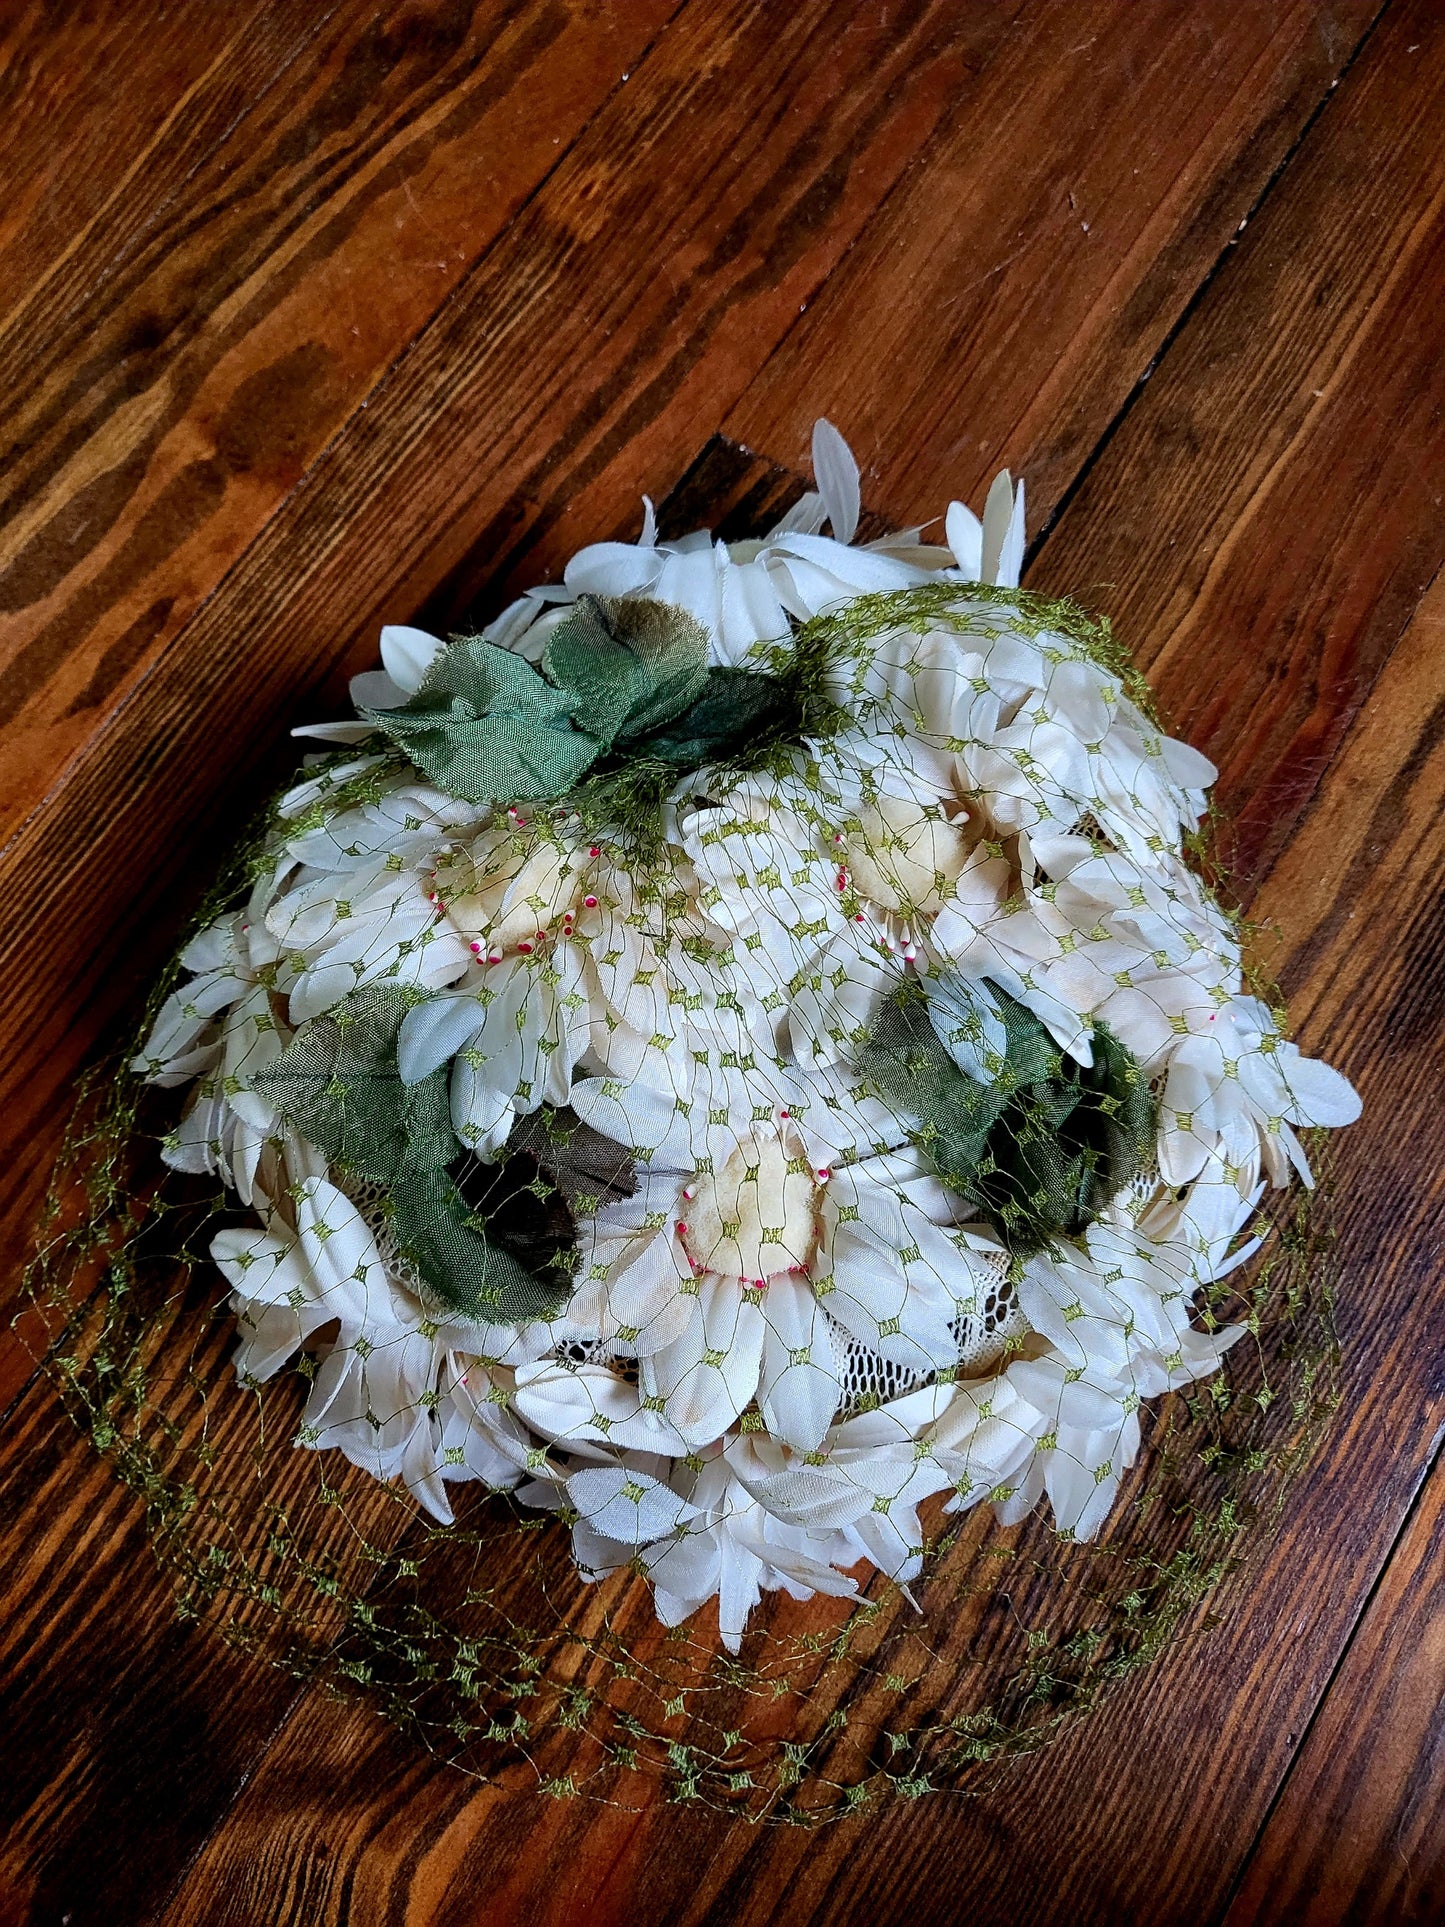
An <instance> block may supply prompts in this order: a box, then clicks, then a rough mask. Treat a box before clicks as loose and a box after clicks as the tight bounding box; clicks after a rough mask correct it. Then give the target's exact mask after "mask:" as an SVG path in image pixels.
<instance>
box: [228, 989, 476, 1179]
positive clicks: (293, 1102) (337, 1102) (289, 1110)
mask: <svg viewBox="0 0 1445 1927" xmlns="http://www.w3.org/2000/svg"><path fill="white" fill-rule="evenodd" d="M417 1001H418V997H417V993H416V992H415V991H412V990H408V989H404V988H402V986H400V985H398V984H371V985H368V986H366V987H365V988H364V989H361V990H357V991H353V992H352V994H351V996H350V997H348V998H347V999H346V1000H345V1001H344V1002H343V1003H341V1004H338V1005H337V1006H336V1007H335V1009H333V1010H328V1011H326V1012H325V1013H324V1014H323V1015H322V1016H320V1017H313V1018H311V1020H310V1021H309V1022H308V1023H305V1024H303V1025H302V1026H301V1028H300V1029H299V1030H298V1031H297V1033H296V1035H295V1036H294V1037H293V1038H292V1040H291V1042H290V1043H289V1044H288V1045H287V1046H286V1048H285V1050H283V1051H282V1053H281V1055H280V1056H279V1057H278V1058H277V1059H276V1061H275V1063H274V1064H271V1065H269V1066H267V1068H266V1069H265V1070H262V1071H259V1072H257V1074H256V1078H255V1080H254V1081H255V1085H256V1088H257V1090H258V1091H260V1092H261V1093H262V1094H263V1095H264V1096H265V1097H267V1098H269V1099H270V1101H271V1102H272V1103H273V1104H274V1105H275V1106H276V1108H277V1109H278V1110H279V1111H280V1112H282V1114H283V1115H284V1116H285V1117H287V1118H288V1119H289V1120H290V1121H291V1123H292V1124H294V1125H295V1126H296V1128H297V1130H298V1131H300V1132H301V1133H302V1134H303V1135H304V1136H305V1137H308V1138H310V1140H311V1142H312V1143H313V1144H315V1145H316V1146H317V1147H318V1148H319V1149H321V1150H322V1151H324V1152H325V1153H326V1155H327V1157H328V1158H330V1159H331V1160H332V1161H333V1162H334V1163H336V1164H340V1165H343V1166H344V1167H345V1168H346V1169H347V1170H348V1171H351V1172H353V1173H354V1174H355V1175H356V1176H357V1177H358V1178H362V1179H364V1180H365V1181H366V1182H368V1183H370V1184H390V1183H391V1182H392V1181H393V1179H395V1178H396V1177H397V1176H398V1175H399V1174H400V1173H402V1172H404V1171H409V1170H441V1169H443V1168H445V1166H446V1165H447V1164H449V1163H450V1162H451V1160H452V1159H453V1158H454V1157H455V1156H456V1155H457V1153H458V1151H459V1150H460V1149H461V1145H460V1143H459V1141H458V1139H457V1135H456V1132H455V1131H454V1130H453V1129H452V1122H451V1112H450V1107H449V1104H448V1099H447V1079H446V1072H445V1071H444V1070H442V1071H435V1072H433V1073H432V1075H431V1076H430V1077H428V1078H424V1079H423V1080H422V1082H421V1083H420V1084H412V1085H406V1084H403V1083H402V1081H401V1073H400V1072H399V1071H398V1069H397V1065H396V1039H397V1033H398V1031H399V1030H400V1029H401V1022H402V1019H403V1018H404V1017H405V1016H406V1013H407V1012H408V1011H409V1010H410V1009H411V1008H412V1006H413V1005H414V1004H415V1003H416V1002H417Z"/></svg>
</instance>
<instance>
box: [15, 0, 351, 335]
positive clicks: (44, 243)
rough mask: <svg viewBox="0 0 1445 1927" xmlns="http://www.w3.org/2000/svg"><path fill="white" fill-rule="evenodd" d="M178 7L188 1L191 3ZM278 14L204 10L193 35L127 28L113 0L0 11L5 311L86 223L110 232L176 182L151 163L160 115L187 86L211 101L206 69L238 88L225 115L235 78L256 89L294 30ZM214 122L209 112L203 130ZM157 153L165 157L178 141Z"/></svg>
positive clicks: (261, 5)
mask: <svg viewBox="0 0 1445 1927" xmlns="http://www.w3.org/2000/svg"><path fill="white" fill-rule="evenodd" d="M201 4H204V0H201ZM190 10H191V12H192V14H195V13H196V12H198V11H199V8H198V6H197V5H196V0H191V8H190ZM283 15H284V10H283V9H278V8H277V7H276V5H275V4H274V3H273V0H252V4H249V5H240V6H233V7H231V8H230V9H229V10H228V18H227V20H226V21H225V23H224V30H223V31H218V30H217V25H216V16H215V15H214V14H212V17H211V21H210V30H209V31H207V32H197V31H194V30H192V31H180V32H177V31H174V30H173V31H171V32H167V33H139V34H138V33H137V32H136V8H135V7H134V6H133V5H130V4H128V3H127V0H98V4H95V5H92V6H88V7H86V8H84V9H79V8H67V9H65V11H64V12H63V13H57V12H56V10H55V9H54V8H53V7H46V6H45V5H44V0H24V3H22V4H17V5H16V6H14V7H11V8H9V9H8V10H7V13H6V16H5V18H4V19H3V21H0V174H3V178H4V181H5V200H4V204H3V206H0V312H3V314H4V315H5V316H6V317H7V318H8V315H9V313H10V312H11V311H12V310H13V308H14V307H15V306H16V305H17V304H19V303H22V302H24V301H25V300H27V299H29V298H30V297H31V296H32V295H33V293H34V291H35V289H36V287H37V286H38V285H39V284H40V283H41V282H42V281H44V280H46V279H48V278H50V277H51V276H54V275H56V274H58V273H60V272H62V271H63V268H64V264H65V263H66V262H67V260H68V259H69V258H70V257H71V255H72V254H73V253H74V251H75V250H76V249H77V248H78V247H81V246H83V245H84V240H85V236H86V233H87V230H88V229H89V228H90V226H91V223H92V222H93V221H95V220H97V219H101V218H103V219H104V220H105V221H106V223H107V226H108V227H111V228H112V229H113V228H114V226H115V225H116V224H118V223H120V222H123V221H125V220H126V219H129V218H137V217H138V218H139V219H141V220H146V219H149V218H152V217H153V216H154V214H155V212H156V210H157V206H158V205H159V203H160V201H161V199H162V198H164V196H166V195H168V194H173V193H174V192H175V191H176V189H177V187H179V186H180V184H181V182H182V180H183V179H184V174H183V172H181V171H179V170H176V169H172V170H171V171H169V172H165V171H160V172H158V171H157V170H156V169H155V166H154V158H153V157H154V153H155V149H156V147H157V145H158V143H161V142H163V140H164V134H163V132H162V130H163V129H164V128H165V126H166V123H167V122H168V121H170V120H171V118H172V117H173V116H182V115H185V114H186V113H187V111H188V109H189V108H190V107H191V105H192V104H193V102H194V101H195V100H196V99H197V97H198V96H200V97H204V98H205V99H207V100H215V99H217V98H218V97H219V96H220V95H221V93H222V90H221V89H220V88H218V87H217V85H216V76H217V74H218V72H219V71H222V70H224V72H225V74H226V75H227V77H228V82H229V84H230V85H231V86H232V87H235V86H239V87H240V89H241V90H242V91H241V93H240V94H234V93H233V95H232V99H231V113H230V117H234V114H235V112H236V110H237V104H238V101H239V100H240V99H242V98H244V90H245V88H246V87H247V85H248V84H249V86H251V87H252V88H258V89H259V88H264V87H265V86H267V85H269V84H270V82H271V80H273V79H274V78H275V76H276V73H277V72H278V71H279V70H280V68H281V67H282V66H284V65H285V63H286V61H287V60H288V59H289V58H290V57H291V56H292V55H293V54H294V53H295V52H296V50H297V47H298V45H299V44H300V41H301V39H302V38H304V35H305V32H306V30H307V24H308V23H306V22H304V21H303V20H302V19H301V18H300V17H299V14H298V12H297V10H296V9H294V8H293V9H292V11H291V19H290V22H289V32H288V31H287V23H286V21H285V20H284V17H282V16H283ZM182 18H183V19H184V15H182ZM310 24H314V15H313V19H312V22H311V23H310ZM122 79H123V82H124V84H123V85H120V84H117V83H118V82H120V81H121V80H122ZM226 124H227V123H226V120H225V119H221V120H220V121H219V122H218V124H217V126H216V128H215V136H216V137H219V135H220V134H221V132H223V130H224V127H225V125H226ZM170 151H171V153H172V154H173V155H175V156H176V157H177V158H179V156H180V152H181V150H180V147H179V144H173V145H172V146H171V148H170ZM148 163H149V165H148Z"/></svg>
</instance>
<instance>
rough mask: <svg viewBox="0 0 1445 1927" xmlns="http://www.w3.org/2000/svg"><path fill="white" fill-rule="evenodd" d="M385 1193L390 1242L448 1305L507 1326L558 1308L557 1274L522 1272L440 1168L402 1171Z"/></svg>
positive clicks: (561, 1290) (562, 1289)
mask: <svg viewBox="0 0 1445 1927" xmlns="http://www.w3.org/2000/svg"><path fill="white" fill-rule="evenodd" d="M391 1197H392V1206H393V1210H394V1213H395V1216H394V1220H393V1222H394V1224H395V1226H396V1235H397V1241H398V1243H399V1244H400V1245H401V1248H402V1250H403V1251H404V1252H405V1253H406V1255H407V1257H408V1258H410V1259H411V1261H412V1263H413V1264H414V1265H415V1266H416V1268H417V1270H418V1271H419V1272H420V1273H421V1275H422V1277H423V1278H425V1279H426V1281H427V1283H428V1284H429V1285H430V1286H431V1287H432V1288H433V1290H434V1291H436V1292H437V1293H438V1295H439V1296H440V1297H441V1298H443V1299H444V1300H445V1301H446V1303H447V1304H448V1305H449V1306H450V1307H451V1308H452V1309H453V1310H455V1311H459V1312H461V1313H463V1314H464V1316H466V1317H469V1318H484V1319H488V1320H491V1321H492V1322H493V1323H496V1324H509V1325H510V1324H522V1323H524V1322H525V1321H526V1320H527V1319H530V1318H546V1317H550V1316H551V1315H552V1314H553V1313H554V1312H556V1311H557V1310H558V1309H560V1306H561V1304H562V1302H563V1301H564V1300H565V1298H566V1295H567V1284H566V1281H565V1279H553V1278H548V1277H545V1276H541V1275H539V1274H538V1273H536V1272H533V1271H529V1270H528V1269H527V1267H526V1265H524V1264H523V1263H522V1261H521V1260H520V1259H519V1258H517V1257H515V1256H514V1255H513V1253H512V1252H510V1251H508V1250H507V1249H506V1248H505V1247H504V1246H503V1245H501V1244H500V1243H498V1242H497V1241H496V1240H495V1239H494V1238H491V1237H489V1236H488V1233H487V1230H486V1226H485V1224H484V1223H483V1221H482V1220H481V1219H480V1218H478V1217H476V1216H475V1215H474V1214H473V1213H472V1212H471V1211H470V1210H469V1209H468V1206H467V1203H466V1200H465V1199H464V1198H463V1196H462V1193H461V1192H460V1190H458V1188H457V1186H456V1184H455V1182H454V1181H453V1180H452V1178H450V1177H449V1176H448V1175H447V1173H446V1172H445V1171H441V1172H432V1171H422V1172H416V1173H409V1174H407V1175H404V1176H403V1177H401V1178H399V1179H398V1181H397V1182H396V1184H395V1185H393V1187H392V1193H391Z"/></svg>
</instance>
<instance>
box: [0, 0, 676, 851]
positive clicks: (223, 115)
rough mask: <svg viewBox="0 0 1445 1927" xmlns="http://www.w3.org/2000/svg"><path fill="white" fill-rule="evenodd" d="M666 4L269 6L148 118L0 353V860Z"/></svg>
mask: <svg viewBox="0 0 1445 1927" xmlns="http://www.w3.org/2000/svg"><path fill="white" fill-rule="evenodd" d="M677 3H678V0H640V3H639V4H635V5H629V6H628V7H626V8H625V9H622V10H621V11H619V10H617V9H615V8H614V7H612V6H597V5H592V4H588V0H551V4H548V5H545V6H528V5H525V4H522V3H521V0H508V3H506V4H490V5H472V4H463V3H462V0H449V3H447V4H433V5H429V6H426V7H424V8H412V9H409V10H398V9H396V8H393V7H377V6H375V5H374V4H372V0H348V4H344V5H340V6H336V7H333V8H331V9H329V10H327V11H324V12H322V13H320V14H318V12H317V10H316V8H315V7H314V6H310V5H307V4H305V3H304V0H286V5H285V6H283V7H281V8H279V9H275V10H273V12H272V13H269V14H268V15H267V16H266V17H265V18H263V19H262V20H261V21H260V22H259V23H258V24H257V26H256V27H255V28H254V29H252V30H249V31H246V32H243V33H240V34H239V35H237V37H236V43H235V45H234V47H232V48H230V49H228V50H227V55H226V57H224V58H222V59H220V60H218V61H217V62H216V63H215V64H214V65H213V66H212V67H211V68H210V70H209V71H208V72H207V73H206V74H205V75H204V76H203V77H202V78H201V80H200V81H199V82H198V83H197V84H196V86H195V88H194V89H193V90H192V91H191V93H190V95H188V96H186V97H184V98H182V99H180V100H178V101H177V102H176V104H175V108H174V110H173V111H172V112H169V113H167V114H165V116H164V118H163V119H162V121H161V125H160V127H159V129H158V131H157V133H156V135H155V137H154V139H153V140H152V142H151V143H150V145H149V147H148V148H147V149H146V151H145V152H144V153H143V155H142V156H141V158H140V159H139V161H138V162H137V163H136V165H135V167H134V168H133V169H132V170H131V174H130V176H129V177H128V178H127V179H126V180H125V182H124V183H123V188H124V191H123V192H121V193H119V194H118V195H117V196H116V197H115V198H114V200H112V201H108V202H107V203H105V204H103V205H102V206H101V207H100V208H99V209H98V210H97V212H96V214H95V216H94V217H93V219H92V220H91V222H90V224H89V227H88V228H87V229H86V231H85V232H84V233H83V234H81V235H79V236H77V237H76V238H75V241H74V244H73V245H72V246H71V248H70V249H69V250H68V251H67V252H66V253H65V255H64V256H63V258H62V259H60V260H59V261H58V263H57V264H56V266H55V268H54V269H53V271H52V272H51V273H50V274H48V275H46V276H43V277H41V278H40V279H39V280H38V281H37V283H36V284H35V285H34V287H33V288H30V289H27V297H26V299H25V300H24V301H23V302H20V303H18V304H17V305H16V308H15V310H14V312H13V313H12V314H11V315H10V317H9V319H8V324H7V325H6V326H5V327H4V329H3V330H0V393H3V394H4V395H5V396H6V397H7V402H6V405H5V408H4V410H3V417H0V438H3V446H4V448H5V451H6V459H5V463H4V469H3V474H0V525H3V526H4V528H5V537H4V544H3V549H0V571H3V572H0V609H3V611H4V614H5V624H4V630H3V642H0V719H3V721H4V724H5V728H6V756H5V759H4V764H3V770H0V838H4V837H9V836H10V835H12V834H13V832H14V831H15V829H16V827H17V826H18V825H19V824H20V823H21V822H23V821H24V819H25V817H26V816H27V815H28V814H29V812H30V811H31V810H33V809H34V808H35V806H36V804H37V803H38V802H39V801H40V799H41V798H42V797H43V796H44V795H45V794H46V792H47V791H48V790H49V789H50V787H51V786H52V785H53V783H54V782H55V779H56V776H57V773H58V771H59V770H60V769H62V768H63V767H64V765H65V764H66V762H67V760H68V759H69V758H70V757H71V756H72V755H73V754H74V753H75V751H76V750H77V749H78V748H80V746H81V745H83V744H84V743H85V742H86V741H87V740H88V739H89V738H90V736H91V735H92V734H93V732H94V731H95V729H96V728H97V727H98V726H99V725H100V724H101V723H102V722H103V720H104V718H105V717H106V716H107V715H109V714H112V713H113V712H114V710H115V707H116V705H117V703H118V702H119V701H121V700H123V698H124V695H125V692H126V691H127V689H129V688H131V687H132V686H133V685H134V682H135V679H136V677H137V676H138V675H139V674H140V673H141V672H142V671H143V670H144V668H145V666H146V664H147V663H149V662H152V661H153V660H154V659H155V657H156V655H157V653H158V652H159V650H160V649H161V648H162V647H163V646H164V644H165V643H166V642H167V640H169V639H170V638H172V637H173V636H175V635H176V634H177V632H178V631H179V630H180V629H181V628H182V627H183V626H184V624H185V623H186V621H187V620H188V619H189V617H190V616H191V615H192V614H193V613H194V612H195V610H196V609H197V608H198V607H199V606H200V605H201V604H202V602H203V601H204V600H205V598H206V596H207V595H208V594H209V593H210V592H211V591H212V589H214V587H215V585H216V583H217V582H218V581H220V579H221V577H222V576H223V575H224V573H225V571H226V569H227V568H228V567H229V566H230V565H231V563H232V562H233V561H234V559H235V558H236V556H237V555H239V554H240V553H241V551H242V550H243V549H244V548H245V546H246V544H247V543H248V542H249V541H250V540H251V539H252V537H253V536H254V535H255V534H256V531H257V530H258V529H259V528H260V527H261V525H262V524H263V523H264V522H265V520H266V518H267V517H268V516H269V515H270V514H271V512H272V511H273V510H274V509H275V507H276V505H277V503H278V502H280V501H281V500H282V499H283V497H284V496H285V495H286V493H287V492H288V491H289V490H290V489H291V488H292V487H293V486H294V485H295V483H296V481H297V480H298V478H299V477H300V476H301V475H302V474H303V472H304V471H305V469H306V467H307V466H308V464H309V463H310V462H311V461H312V460H313V459H314V458H315V456H316V455H317V453H318V452H319V451H320V450H321V449H322V448H324V447H325V445H326V443H327V442H328V441H329V439H330V438H331V437H332V435H333V434H335V432H336V431H337V429H338V428H339V427H340V426H341V424H342V423H343V422H344V421H345V420H346V419H347V417H348V416H350V415H351V414H352V413H353V411H354V410H355V409H356V408H357V407H358V406H359V405H360V404H361V403H362V402H363V398H364V397H365V396H366V394H367V392H368V391H369V390H370V389H371V387H372V386H373V384H374V383H375V382H376V380H377V378H378V376H379V375H381V374H382V373H383V372H384V371H385V369H386V368H387V367H388V366H389V364H390V363H391V362H392V360H393V359H394V358H395V356H396V355H397V354H398V353H399V352H400V351H401V350H402V349H403V348H404V347H405V346H406V344H407V342H408V341H409V340H410V339H411V337H412V335H413V334H414V333H415V332H416V330H417V329H418V328H419V327H420V326H422V325H423V324H424V323H425V322H426V321H427V319H428V318H429V317H430V316H431V315H433V314H434V313H435V312H436V311H437V310H438V309H439V308H440V307H441V306H442V305H443V304H444V303H445V301H446V300H447V298H448V296H449V295H450V294H451V293H452V291H453V290H454V289H455V287H456V286H457V284H458V282H459V281H460V280H461V279H462V278H463V277H464V275H465V274H466V273H467V271H468V270H469V269H470V268H471V267H472V265H473V264H474V263H475V261H476V260H477V259H478V257H479V256H480V255H481V254H482V253H483V252H485V250H486V248H487V247H488V246H489V245H490V244H491V243H492V242H493V241H494V239H495V238H496V236H497V234H498V233H499V232H501V231H502V229H504V228H505V226H506V224H507V222H508V221H509V220H510V219H511V218H512V217H513V215H514V214H515V213H516V211H517V209H518V208H519V207H520V206H521V205H522V204H523V202H524V201H525V200H526V198H527V197H528V195H530V194H531V193H532V191H533V190H534V189H535V187H536V186H537V184H538V182H539V181H540V180H541V179H542V178H543V177H544V176H545V175H546V174H547V173H548V172H549V170H551V169H552V168H553V167H554V166H555V165H556V162H557V160H558V157H559V156H560V155H561V154H562V153H564V152H565V150H566V148H567V147H568V146H569V145H570V143H571V141H572V140H573V138H574V137H575V135H576V133H577V131H578V129H579V128H580V127H581V126H582V125H583V124H584V123H585V122H586V121H587V119H588V118H589V117H590V115H591V114H592V113H593V112H594V110H595V109H596V108H597V107H598V105H599V104H600V103H601V101H602V100H603V99H605V97H606V96H607V94H608V93H609V91H610V90H611V89H612V88H613V87H615V86H617V85H620V83H621V81H622V78H623V76H624V75H625V74H626V72H627V71H628V68H629V66H630V65H631V64H632V63H633V62H635V61H636V60H638V59H639V58H640V57H641V55H642V53H643V51H644V50H645V48H646V46H647V45H648V43H649V42H650V40H651V39H652V38H653V37H654V36H655V34H656V33H657V32H658V30H659V28H660V27H661V26H662V25H663V24H664V22H665V21H666V19H667V18H668V16H669V14H670V13H671V12H672V11H673V10H674V8H675V7H676V5H677ZM130 11H131V16H132V17H131V26H130V30H131V31H132V32H134V31H135V30H136V27H137V25H138V23H137V21H136V20H135V18H134V9H131V10H130ZM207 18H209V15H208V14H207V13H206V12H205V11H204V10H202V9H200V8H196V7H192V8H191V10H190V13H189V17H188V25H187V26H185V27H183V28H182V29H181V31H180V32H179V33H178V34H177V33H176V28H177V26H178V25H179V23H167V26H166V27H165V28H164V29H162V30H161V31H160V32H159V33H158V34H157V35H155V36H153V37H155V38H164V37H166V36H167V35H169V34H176V37H177V38H179V39H181V40H183V41H184V42H185V43H186V44H187V45H189V46H191V47H193V48H194V47H196V46H203V45H205V44H206V41H207V39H208V29H207V27H206V19H207ZM283 29H284V31H283ZM37 31H40V32H42V33H43V31H44V29H43V27H41V28H38V29H37Z"/></svg>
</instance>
